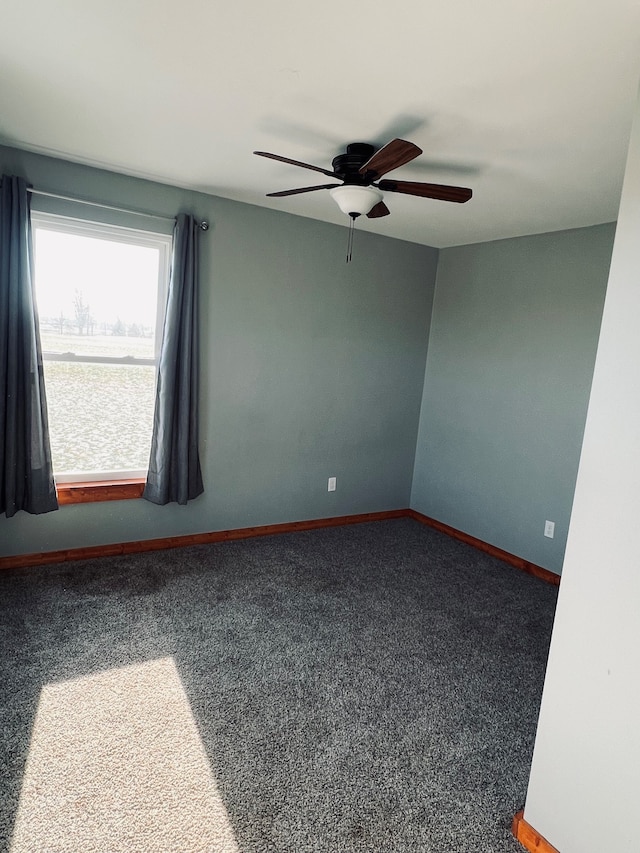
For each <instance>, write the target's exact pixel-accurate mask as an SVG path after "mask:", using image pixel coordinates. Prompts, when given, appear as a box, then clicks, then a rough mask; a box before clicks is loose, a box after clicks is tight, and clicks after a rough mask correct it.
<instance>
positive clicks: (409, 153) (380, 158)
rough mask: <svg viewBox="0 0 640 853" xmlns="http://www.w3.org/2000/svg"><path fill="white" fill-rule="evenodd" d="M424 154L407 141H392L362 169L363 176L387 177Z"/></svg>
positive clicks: (377, 152)
mask: <svg viewBox="0 0 640 853" xmlns="http://www.w3.org/2000/svg"><path fill="white" fill-rule="evenodd" d="M420 154H422V149H421V148H418V146H417V145H414V144H413V142H407V141H406V140H405V139H392V140H391V142H387V144H386V145H383V146H382V148H379V149H378V151H376V153H375V154H373V155H372V156H371V157H370V158H369V159H368V160H367V162H366V163H365V164H364V166H362V167H361V168H360V174H361V175H367V174H371V175H373V177H374V178H379V177H381V175H386V174H387V172H391V171H392V170H393V169H397V168H398V167H399V166H404V164H405V163H409V162H410V161H411V160H414V159H415V158H416V157H418V156H419V155H420Z"/></svg>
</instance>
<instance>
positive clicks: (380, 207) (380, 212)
mask: <svg viewBox="0 0 640 853" xmlns="http://www.w3.org/2000/svg"><path fill="white" fill-rule="evenodd" d="M390 213H391V211H390V210H389V208H388V207H387V205H386V204H385V203H384V202H383V201H379V202H378V203H377V204H376V205H374V206H373V207H372V208H371V210H370V211H369V213H367V218H368V219H378V217H380V216H388V215H389V214H390Z"/></svg>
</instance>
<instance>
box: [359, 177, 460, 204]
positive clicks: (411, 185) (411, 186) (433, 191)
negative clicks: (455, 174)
mask: <svg viewBox="0 0 640 853" xmlns="http://www.w3.org/2000/svg"><path fill="white" fill-rule="evenodd" d="M376 186H378V187H379V188H380V189H381V190H382V191H383V192H391V193H404V194H405V195H418V196H421V197H422V198H436V199H440V200H441V201H457V202H459V203H460V204H463V203H464V202H465V201H469V199H470V198H471V196H472V195H473V192H472V191H471V190H470V189H467V187H448V186H444V185H443V184H423V183H420V182H419V181H380V182H379V183H378V184H376Z"/></svg>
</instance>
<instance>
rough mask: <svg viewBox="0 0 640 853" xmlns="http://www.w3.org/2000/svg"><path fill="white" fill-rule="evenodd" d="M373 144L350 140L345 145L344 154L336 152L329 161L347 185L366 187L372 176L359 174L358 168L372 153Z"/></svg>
mask: <svg viewBox="0 0 640 853" xmlns="http://www.w3.org/2000/svg"><path fill="white" fill-rule="evenodd" d="M375 151H376V149H375V146H373V145H369V144H368V143H367V142H352V143H351V144H350V145H347V151H346V154H338V156H337V157H334V158H333V160H332V161H331V168H332V169H333V171H334V172H335V173H336V175H338V177H339V178H340V179H341V180H342V181H344V182H345V184H347V185H351V186H359V187H366V186H368V185H369V184H370V183H371V180H372V178H370V177H368V176H367V175H361V174H360V169H361V167H362V166H364V164H365V163H366V162H367V160H370V159H371V157H372V156H373V155H374V153H375Z"/></svg>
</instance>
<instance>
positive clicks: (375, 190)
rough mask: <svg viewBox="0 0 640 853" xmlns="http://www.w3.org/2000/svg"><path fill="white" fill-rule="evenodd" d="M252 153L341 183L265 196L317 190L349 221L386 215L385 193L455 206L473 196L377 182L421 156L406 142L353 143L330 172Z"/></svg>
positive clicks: (410, 184) (335, 160) (432, 186)
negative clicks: (331, 199)
mask: <svg viewBox="0 0 640 853" xmlns="http://www.w3.org/2000/svg"><path fill="white" fill-rule="evenodd" d="M253 153H254V154H257V155H258V156H259V157H268V158H269V159H271V160H279V161H280V162H282V163H289V164H290V165H291V166H300V167H302V168H303V169H311V170H312V171H314V172H320V173H321V174H323V175H327V176H328V177H330V178H335V179H337V180H338V181H342V183H341V184H336V183H333V184H319V185H317V186H313V187H301V188H299V189H293V190H282V191H281V192H277V193H267V195H268V196H270V197H274V198H281V197H283V196H288V195H298V194H299V193H310V192H315V191H316V190H329V191H330V194H331V196H332V197H333V199H334V200H335V201H336V203H337V204H338V206H339V208H340V210H342V212H343V213H346V214H347V215H348V216H350V217H351V219H352V220H355V219H356V218H357V217H358V216H367V217H368V218H369V219H377V218H378V217H380V216H388V214H389V213H390V210H389V208H388V207H387V205H386V204H385V203H384V201H383V199H384V193H385V192H391V193H403V194H404V195H415V196H420V197H421V198H434V199H440V200H441V201H455V202H458V203H463V202H465V201H469V199H470V198H471V196H472V191H471V190H470V189H467V188H466V187H450V186H444V185H442V184H425V183H422V182H417V181H396V180H380V178H382V176H383V175H386V174H387V172H391V171H393V170H394V169H397V168H398V167H400V166H404V165H405V163H409V162H410V161H411V160H414V159H415V158H416V157H418V156H419V155H420V154H422V149H421V148H418V146H417V145H414V144H413V142H407V141H406V140H405V139H392V140H391V142H388V143H387V144H386V145H383V146H382V148H379V149H378V150H376V148H375V146H373V145H369V144H367V143H366V142H352V143H351V144H349V145H347V149H346V152H345V153H344V154H338V156H337V157H334V158H333V160H332V161H331V167H332V169H331V170H329V169H323V168H321V167H320V166H312V165H311V164H309V163H302V162H300V161H299V160H291V159H290V158H289V157H281V156H280V155H279V154H270V153H269V152H267V151H254V152H253Z"/></svg>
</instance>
